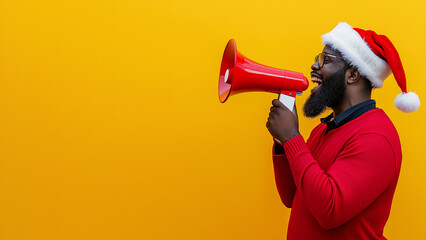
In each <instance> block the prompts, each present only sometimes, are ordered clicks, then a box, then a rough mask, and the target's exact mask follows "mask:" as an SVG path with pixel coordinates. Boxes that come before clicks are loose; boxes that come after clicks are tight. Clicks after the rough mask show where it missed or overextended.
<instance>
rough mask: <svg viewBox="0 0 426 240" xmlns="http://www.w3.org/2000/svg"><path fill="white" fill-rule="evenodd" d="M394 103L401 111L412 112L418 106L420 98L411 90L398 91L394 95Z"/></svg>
mask: <svg viewBox="0 0 426 240" xmlns="http://www.w3.org/2000/svg"><path fill="white" fill-rule="evenodd" d="M394 104H395V106H396V108H398V109H399V110H401V111H403V112H406V113H408V112H414V111H416V110H417V109H418V108H419V107H420V99H419V96H417V94H415V93H413V92H408V93H400V94H398V96H396V98H395V102H394Z"/></svg>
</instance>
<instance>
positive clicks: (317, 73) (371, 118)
mask: <svg viewBox="0 0 426 240" xmlns="http://www.w3.org/2000/svg"><path fill="white" fill-rule="evenodd" d="M322 39H323V43H324V45H325V47H324V49H323V52H322V53H320V54H319V55H318V56H317V57H316V58H315V63H314V64H313V65H312V67H311V68H312V72H311V77H312V79H311V81H312V82H314V83H317V84H318V86H317V87H315V88H314V89H312V91H311V95H310V97H309V98H308V100H307V101H306V103H305V105H304V109H303V111H304V114H305V115H306V116H307V117H315V116H318V115H319V114H320V113H322V112H323V111H324V110H325V109H326V108H327V107H328V108H331V109H332V110H333V113H332V114H331V115H330V116H328V117H326V118H324V119H322V120H321V123H320V124H319V125H318V126H317V127H316V128H314V130H312V132H311V135H310V137H309V139H308V140H307V142H306V143H305V141H304V138H303V137H302V136H301V135H300V133H299V130H298V117H297V112H296V110H294V112H291V111H290V110H289V109H287V108H286V107H285V106H284V105H283V104H282V103H281V102H280V101H279V100H274V101H273V102H272V104H273V106H272V107H271V110H270V114H269V118H268V122H267V128H268V130H269V132H270V133H271V135H272V136H273V137H274V139H276V140H277V141H276V142H275V144H274V149H273V162H274V171H275V179H276V185H277V189H278V192H279V194H280V197H281V199H282V201H283V203H284V204H285V205H286V206H287V207H289V208H292V210H291V216H290V221H289V225H288V232H287V237H288V239H290V240H292V239H298V240H299V239H309V240H312V239H327V240H330V239H339V240H341V239H357V240H359V239H386V238H385V237H384V236H383V228H384V226H385V224H386V221H387V219H388V217H389V213H390V208H391V203H392V198H393V195H394V191H395V187H396V184H397V181H398V176H399V171H400V167H401V158H402V153H401V145H400V141H399V137H398V133H397V131H396V129H395V127H394V126H393V124H392V122H391V120H390V119H389V118H388V117H387V116H386V114H385V113H384V112H383V110H381V109H378V108H376V105H375V101H374V100H372V99H371V90H372V88H375V87H381V86H382V83H383V80H384V79H385V78H387V77H388V76H389V75H390V73H391V71H392V72H393V75H394V77H395V79H396V81H397V82H398V85H399V86H400V88H401V90H402V92H403V93H402V94H400V95H398V97H397V98H396V100H395V105H396V106H397V108H399V109H400V110H402V111H405V112H410V111H415V110H417V108H418V107H419V106H420V101H419V98H418V96H417V95H415V94H414V93H411V92H410V93H407V91H406V80H405V74H404V70H403V68H402V64H401V61H400V59H399V55H398V53H397V51H396V49H395V48H394V47H393V45H392V43H391V42H390V41H389V39H388V38H386V37H385V36H383V35H377V34H376V33H375V32H373V31H364V30H362V29H357V28H352V27H351V26H349V25H348V24H347V23H339V24H338V25H337V26H336V28H334V29H333V30H332V31H331V32H329V33H327V34H325V35H323V36H322Z"/></svg>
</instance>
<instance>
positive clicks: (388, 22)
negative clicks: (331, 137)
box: [0, 0, 426, 240]
mask: <svg viewBox="0 0 426 240" xmlns="http://www.w3.org/2000/svg"><path fill="white" fill-rule="evenodd" d="M425 16H426V3H425V1H423V0H406V1H396V0H392V1H371V0H357V1H341V0H330V1H282V0H281V1H279V0H275V1H251V0H250V1H242V0H236V1H225V0H218V1H196V0H179V1H174V0H165V1H148V0H142V1H141V0H139V1H136V0H120V1H119V0H105V1H94V0H74V1H54V0H37V1H20V0H13V1H12V0H8V1H7V0H0V239H5V240H9V239H43V240H46V239H73V240H75V239H179V240H180V239H185V240H186V239H284V238H285V235H286V228H287V222H288V217H289V213H290V210H289V209H286V208H285V207H284V206H283V205H282V204H281V202H280V199H279V196H278V194H277V192H276V189H275V185H274V184H275V183H274V177H273V169H272V161H271V146H272V141H271V137H270V135H269V134H268V132H267V129H266V128H265V123H266V119H267V115H268V112H269V107H270V104H271V101H272V100H273V99H274V98H276V95H274V94H269V93H246V94H241V95H236V96H232V97H231V98H230V99H229V100H228V102H226V103H225V104H220V103H219V100H218V97H217V81H218V74H219V66H220V59H221V56H222V53H223V49H224V47H225V44H226V43H227V41H228V39H230V38H234V39H236V41H237V45H238V50H239V51H240V52H242V53H243V54H244V55H246V56H247V57H249V58H251V59H253V60H255V61H257V62H260V63H263V64H266V65H269V66H274V67H279V68H285V69H289V70H294V71H300V72H303V73H304V74H305V76H308V75H309V72H310V66H311V64H312V63H313V58H314V56H315V55H316V54H317V53H319V52H320V51H321V50H322V44H321V38H320V36H321V34H323V33H326V32H328V31H330V30H331V29H332V28H334V26H335V25H336V24H337V22H339V21H347V22H348V23H350V24H351V25H352V26H354V27H360V28H364V29H373V30H375V31H376V32H378V33H381V34H386V35H387V36H388V37H389V38H390V39H391V40H392V41H393V42H394V44H395V46H396V48H397V49H398V50H399V53H400V55H401V58H402V61H403V64H404V66H405V70H406V74H407V78H408V89H409V90H412V91H415V92H417V94H418V95H419V96H420V98H421V100H423V102H425V96H426V91H425V82H426V81H425V80H426V77H425V70H424V69H425V64H426V62H425V56H426V47H425V43H426V33H425V31H424V29H425V28H424V26H425V25H426V17H425ZM310 88H311V87H310ZM310 88H309V89H310ZM399 92H400V90H399V89H398V87H397V85H396V83H395V80H394V79H393V77H389V79H387V80H386V81H385V84H384V88H383V89H379V90H376V91H374V98H375V99H376V100H377V103H378V104H377V105H378V106H379V107H380V108H383V109H384V110H385V111H386V112H387V113H388V115H389V116H390V118H391V119H392V120H393V122H394V124H395V125H396V127H397V129H398V131H399V134H400V138H401V142H402V147H403V154H404V157H403V166H402V171H401V175H400V181H399V185H398V187H397V191H396V195H395V198H394V203H393V208H392V211H391V216H390V219H389V221H388V224H387V226H386V229H385V234H386V236H387V237H388V238H389V239H426V230H425V225H426V207H425V202H426V191H425V183H426V153H425V147H424V144H425V141H424V135H425V133H426V129H425V124H424V122H425V117H426V112H425V108H424V106H423V107H421V108H420V109H419V111H417V112H416V113H411V114H404V113H402V112H400V111H398V110H396V108H395V107H394V106H393V100H394V97H395V96H396V95H397V94H398V93H399ZM308 95H309V91H307V92H306V93H304V94H303V96H301V97H298V99H297V106H298V108H299V109H301V107H302V106H303V103H304V101H305V100H306V98H307V96H308ZM317 123H318V119H314V120H311V119H306V118H304V117H301V119H300V125H301V132H302V134H303V135H304V136H305V137H307V136H308V134H309V132H310V131H311V129H312V128H313V127H314V126H315V125H316V124H317ZM360 194H362V193H360Z"/></svg>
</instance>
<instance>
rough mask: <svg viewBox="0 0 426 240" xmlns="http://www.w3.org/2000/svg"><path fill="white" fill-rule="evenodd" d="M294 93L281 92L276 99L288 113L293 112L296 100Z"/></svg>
mask: <svg viewBox="0 0 426 240" xmlns="http://www.w3.org/2000/svg"><path fill="white" fill-rule="evenodd" d="M296 93H297V92H296V91H281V93H280V97H279V98H278V99H279V100H280V101H281V102H282V103H283V104H284V105H285V106H286V107H287V108H288V109H290V111H293V108H294V101H295V100H296Z"/></svg>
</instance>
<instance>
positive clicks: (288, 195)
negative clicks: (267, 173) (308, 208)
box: [272, 143, 296, 208]
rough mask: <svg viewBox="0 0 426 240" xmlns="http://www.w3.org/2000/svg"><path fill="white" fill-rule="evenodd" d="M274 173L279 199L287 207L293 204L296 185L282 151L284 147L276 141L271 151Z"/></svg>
mask: <svg viewBox="0 0 426 240" xmlns="http://www.w3.org/2000/svg"><path fill="white" fill-rule="evenodd" d="M272 156H273V157H272V158H273V163H274V173H275V184H276V186H277V190H278V193H279V195H280V198H281V201H282V202H283V203H284V205H285V206H286V207H288V208H291V206H292V204H293V198H294V194H295V192H296V185H295V184H294V180H293V175H292V174H291V170H290V165H289V163H288V160H287V157H286V155H285V153H284V148H283V147H282V146H281V145H279V144H278V143H274V147H273V153H272Z"/></svg>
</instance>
